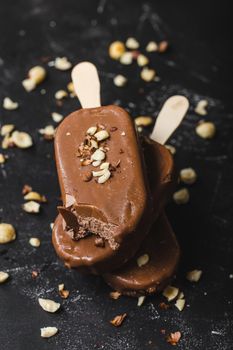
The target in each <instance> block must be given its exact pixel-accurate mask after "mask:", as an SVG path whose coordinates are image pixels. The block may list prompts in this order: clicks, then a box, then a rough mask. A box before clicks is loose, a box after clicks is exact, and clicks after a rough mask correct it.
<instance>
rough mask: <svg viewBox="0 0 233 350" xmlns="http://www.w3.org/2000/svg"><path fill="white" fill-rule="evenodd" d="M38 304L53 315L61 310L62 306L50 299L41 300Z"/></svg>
mask: <svg viewBox="0 0 233 350" xmlns="http://www.w3.org/2000/svg"><path fill="white" fill-rule="evenodd" d="M38 302H39V304H40V306H41V307H42V309H43V310H44V311H47V312H51V313H54V312H56V311H57V310H59V309H60V306H61V304H60V303H56V302H55V301H53V300H50V299H43V298H39V299H38Z"/></svg>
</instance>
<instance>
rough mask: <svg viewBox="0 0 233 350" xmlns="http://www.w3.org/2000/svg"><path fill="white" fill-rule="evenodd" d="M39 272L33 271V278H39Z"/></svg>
mask: <svg viewBox="0 0 233 350" xmlns="http://www.w3.org/2000/svg"><path fill="white" fill-rule="evenodd" d="M38 275H39V272H38V271H32V278H33V279H35V278H36V277H38Z"/></svg>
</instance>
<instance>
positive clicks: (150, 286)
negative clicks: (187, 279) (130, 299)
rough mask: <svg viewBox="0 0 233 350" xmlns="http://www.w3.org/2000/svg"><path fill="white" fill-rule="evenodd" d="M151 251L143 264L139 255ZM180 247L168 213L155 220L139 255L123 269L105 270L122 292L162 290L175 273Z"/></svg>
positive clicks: (143, 293)
mask: <svg viewBox="0 0 233 350" xmlns="http://www.w3.org/2000/svg"><path fill="white" fill-rule="evenodd" d="M143 254H148V255H149V261H148V263H147V264H145V265H143V266H141V267H139V266H138V264H137V259H138V258H139V257H140V256H141V255H143ZM179 257H180V248H179V245H178V243H177V240H176V237H175V235H174V233H173V230H172V228H171V226H170V224H169V222H168V220H167V217H166V215H165V214H162V215H161V216H160V217H159V218H158V220H157V221H156V222H155V223H154V225H153V227H152V229H151V231H150V233H149V234H148V235H147V237H146V238H145V240H144V241H143V243H142V245H141V247H140V249H139V251H138V252H137V253H136V255H135V257H133V259H131V260H130V261H128V263H126V264H125V265H124V266H123V267H122V268H121V269H119V270H116V271H114V272H111V273H107V274H105V275H104V276H103V277H104V279H105V281H106V282H107V283H108V284H109V285H110V286H111V287H112V288H113V289H114V290H117V291H119V292H121V293H122V294H125V295H130V296H139V295H145V294H152V293H156V292H159V291H161V290H163V289H164V287H165V286H166V285H167V284H168V283H169V282H170V280H171V279H172V278H173V277H174V274H175V271H176V268H177V265H178V262H179Z"/></svg>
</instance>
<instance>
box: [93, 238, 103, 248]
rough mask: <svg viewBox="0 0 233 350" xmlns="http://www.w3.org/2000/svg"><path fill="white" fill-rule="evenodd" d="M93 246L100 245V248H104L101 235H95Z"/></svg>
mask: <svg viewBox="0 0 233 350" xmlns="http://www.w3.org/2000/svg"><path fill="white" fill-rule="evenodd" d="M95 246H96V247H100V248H104V247H105V242H104V239H103V238H102V237H97V238H96V239H95Z"/></svg>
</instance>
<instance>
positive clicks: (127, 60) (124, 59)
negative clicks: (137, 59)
mask: <svg viewBox="0 0 233 350" xmlns="http://www.w3.org/2000/svg"><path fill="white" fill-rule="evenodd" d="M120 62H121V63H122V64H124V65H130V64H131V63H132V62H133V54H132V52H130V51H126V52H124V53H123V54H122V56H121V57H120Z"/></svg>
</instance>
